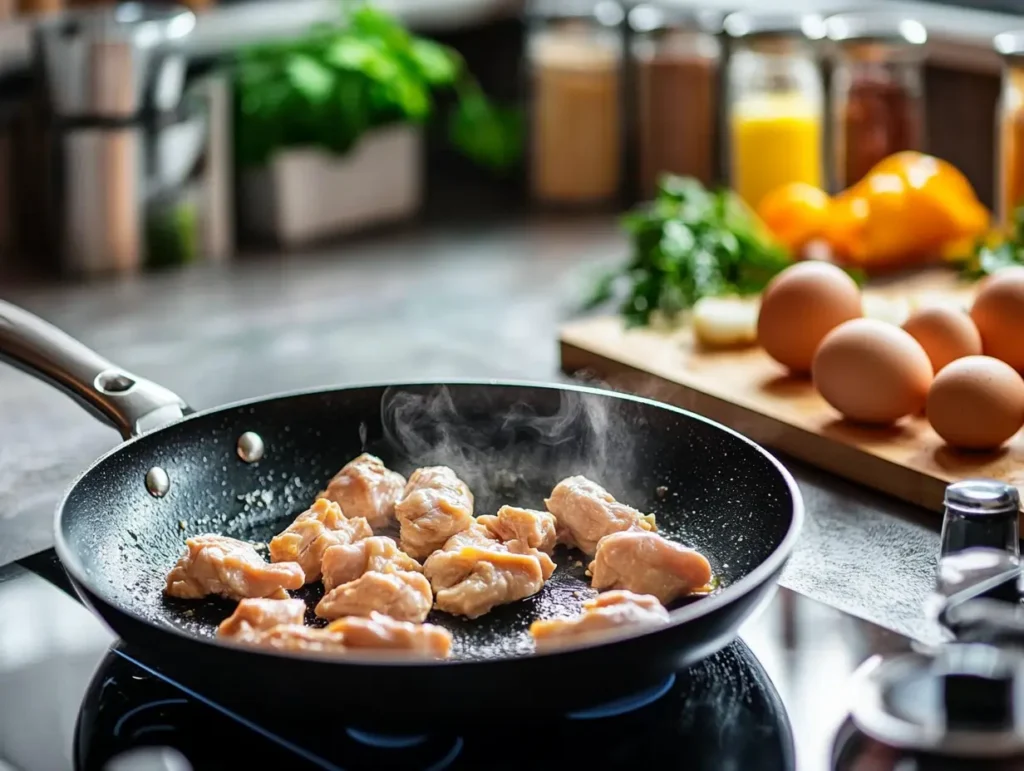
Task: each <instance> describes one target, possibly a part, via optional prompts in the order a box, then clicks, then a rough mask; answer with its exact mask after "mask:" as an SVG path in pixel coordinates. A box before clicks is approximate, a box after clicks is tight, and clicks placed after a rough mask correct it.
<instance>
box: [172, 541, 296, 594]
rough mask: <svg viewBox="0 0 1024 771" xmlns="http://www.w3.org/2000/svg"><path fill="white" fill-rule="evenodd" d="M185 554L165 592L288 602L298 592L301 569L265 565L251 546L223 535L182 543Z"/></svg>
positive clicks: (292, 565) (289, 564) (287, 564)
mask: <svg viewBox="0 0 1024 771" xmlns="http://www.w3.org/2000/svg"><path fill="white" fill-rule="evenodd" d="M185 546H186V547H188V551H186V552H185V554H183V555H182V556H181V559H179V560H178V562H177V564H176V565H175V566H174V567H173V568H172V569H171V572H170V573H168V574H167V585H166V587H165V588H164V593H165V594H167V596H169V597H180V598H183V599H186V600H198V599H201V598H203V597H206V596H207V595H211V594H219V595H220V596H222V597H227V598H228V599H231V600H244V599H246V598H249V597H267V598H269V599H284V600H286V599H288V592H286V591H285V590H286V589H299V588H300V587H301V586H302V583H303V573H302V568H301V567H300V566H299V565H298V564H296V563H294V562H278V563H277V564H274V565H268V564H267V563H266V562H265V561H264V560H263V558H262V557H261V556H260V555H259V554H257V553H256V549H254V548H253V547H252V546H251V545H250V544H247V543H245V542H244V541H239V540H237V539H235V538H228V537H227V536H223V535H198V536H196V537H195V538H189V539H188V540H187V541H185Z"/></svg>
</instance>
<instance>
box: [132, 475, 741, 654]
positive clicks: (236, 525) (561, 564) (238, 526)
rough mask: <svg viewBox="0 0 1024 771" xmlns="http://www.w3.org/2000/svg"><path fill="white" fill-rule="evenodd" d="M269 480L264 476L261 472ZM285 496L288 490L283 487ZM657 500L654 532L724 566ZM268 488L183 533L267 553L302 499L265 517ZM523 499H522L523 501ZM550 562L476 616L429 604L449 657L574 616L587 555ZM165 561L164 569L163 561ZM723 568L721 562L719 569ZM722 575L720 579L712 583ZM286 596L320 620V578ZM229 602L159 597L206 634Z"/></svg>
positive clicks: (560, 553)
mask: <svg viewBox="0 0 1024 771" xmlns="http://www.w3.org/2000/svg"><path fill="white" fill-rule="evenodd" d="M268 481H269V480H268ZM284 498H285V500H288V498H291V499H292V501H291V502H292V503H293V505H294V501H295V496H294V495H291V496H289V495H287V494H285V495H284ZM657 499H660V500H657V506H656V507H655V508H654V509H653V513H654V514H655V517H657V518H658V520H659V521H658V528H659V532H660V533H661V534H662V535H664V536H665V537H666V538H670V539H672V540H673V541H676V542H679V543H683V544H685V545H687V546H691V547H693V548H696V549H698V550H700V551H701V552H702V553H703V554H704V555H705V556H706V557H707V558H708V560H709V561H710V562H711V566H712V569H713V571H714V575H715V576H716V577H718V576H721V575H723V573H727V569H728V566H727V565H719V564H717V562H716V559H715V556H714V554H712V553H709V551H708V550H707V549H701V546H700V539H699V538H693V535H694V534H693V533H690V532H687V531H686V529H685V527H683V526H682V525H683V523H684V522H685V516H679V515H678V514H677V515H676V516H674V517H672V520H673V521H672V523H671V524H669V522H668V521H667V520H668V517H658V514H659V511H666V510H668V509H669V507H674V506H676V505H678V504H677V501H678V497H677V496H676V495H674V494H673V493H672V492H671V491H665V492H664V494H663V495H659V496H657ZM273 503H274V496H273V495H270V494H268V493H267V492H266V491H260V492H257V493H253V494H251V495H248V496H243V506H242V511H241V512H240V513H239V514H238V515H236V516H235V517H232V518H230V519H224V520H221V521H220V522H219V523H216V522H212V521H210V520H209V519H206V520H200V521H199V522H196V523H193V524H192V525H190V524H189V523H182V526H183V528H182V530H183V531H182V534H181V535H182V541H184V539H185V538H186V537H188V536H191V535H198V534H199V533H201V532H210V531H211V530H213V531H215V532H219V533H223V534H224V535H229V536H232V537H234V538H240V539H242V540H245V541H250V542H251V543H253V544H256V545H258V548H257V550H258V551H259V552H260V553H261V554H262V555H263V556H264V557H266V543H267V542H268V541H269V540H270V539H271V538H273V536H274V535H276V534H277V533H279V532H280V531H282V530H284V528H286V527H287V526H288V524H289V523H290V522H291V521H292V520H293V519H294V518H295V516H297V515H298V514H299V513H301V512H302V511H303V509H304V508H305V506H302V505H298V506H296V507H295V509H294V511H293V513H291V514H289V515H287V516H284V517H272V518H270V517H268V516H267V515H268V514H270V511H268V510H272V509H273V508H276V507H274V506H273ZM526 505H529V504H526ZM378 534H380V535H390V536H392V537H396V536H397V534H396V533H394V532H386V531H380V532H379V533H378ZM553 559H554V561H555V563H556V564H557V566H558V567H557V569H556V570H555V572H554V574H553V575H552V576H551V579H550V580H549V581H548V582H547V583H546V584H545V585H544V588H543V589H542V590H541V591H540V592H538V593H537V594H536V595H534V596H533V597H528V598H526V599H524V600H520V601H518V602H514V603H510V604H508V605H501V606H498V607H497V608H495V609H494V610H492V611H491V612H490V613H488V614H486V615H484V616H481V617H480V618H476V619H472V620H469V619H463V618H459V617H456V616H451V615H449V614H447V613H442V612H440V611H436V610H435V611H432V612H431V614H430V616H429V617H428V618H427V621H429V622H430V623H433V624H438V625H440V626H443V627H445V628H446V629H448V630H449V631H450V632H451V633H452V638H453V640H452V657H453V658H455V659H488V658H496V657H506V656H521V655H526V654H529V653H532V652H533V641H532V639H531V638H530V635H529V627H530V624H531V623H532V622H533V621H534V620H536V619H538V618H552V617H555V616H573V615H576V614H578V613H579V612H580V610H581V609H582V605H583V602H584V600H587V599H588V598H590V597H593V596H594V595H595V594H597V592H596V591H595V590H594V589H592V588H591V587H590V579H589V577H588V576H587V575H586V568H587V564H588V563H589V561H590V560H589V558H588V557H587V556H586V555H584V554H583V553H582V552H580V551H577V550H575V549H565V548H564V547H559V548H558V549H556V550H555V554H554V556H553ZM170 567H171V566H170V565H168V566H167V569H168V570H169V569H170ZM721 568H725V569H726V570H721ZM724 584H725V582H724V581H723V582H721V583H720V584H719V587H718V590H720V589H721V588H722V586H724ZM162 589H163V584H162V583H160V584H158V585H154V586H153V587H151V590H152V591H155V592H158V593H159V592H162ZM292 596H294V597H296V598H301V599H303V600H305V601H306V607H307V611H306V623H308V624H310V625H314V626H322V625H324V624H325V622H324V621H323V619H319V618H317V617H316V616H315V615H314V614H313V608H314V607H315V606H316V604H317V602H319V600H320V598H321V597H322V596H323V586H322V585H321V584H320V583H319V582H316V583H313V584H310V585H308V586H305V587H303V588H302V589H301V590H299V591H297V592H292ZM699 601H700V599H699V598H696V599H692V600H686V599H684V600H681V601H680V602H679V603H675V604H673V605H671V606H670V608H671V607H679V606H680V605H683V604H686V603H688V602H699ZM234 605H235V603H233V602H231V601H230V600H224V599H220V598H208V599H206V600H201V601H198V602H197V601H195V600H178V599H173V598H166V597H164V598H162V602H161V603H160V606H161V607H163V608H165V609H166V610H167V611H168V612H167V614H166V616H165V620H166V621H169V622H171V623H173V624H175V625H177V626H180V627H184V628H185V629H186V630H187V631H189V632H192V633H194V634H202V635H207V636H213V635H214V634H215V632H216V628H217V625H218V624H219V623H220V622H221V621H222V620H223V619H225V618H227V617H228V616H229V615H230V614H231V612H232V610H233V609H234Z"/></svg>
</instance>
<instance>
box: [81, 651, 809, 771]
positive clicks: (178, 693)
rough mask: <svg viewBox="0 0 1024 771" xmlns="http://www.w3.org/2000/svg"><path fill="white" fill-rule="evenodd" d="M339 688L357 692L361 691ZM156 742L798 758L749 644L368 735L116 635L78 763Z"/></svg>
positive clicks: (720, 762) (678, 758)
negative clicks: (411, 730)
mask: <svg viewBox="0 0 1024 771" xmlns="http://www.w3.org/2000/svg"><path fill="white" fill-rule="evenodd" d="M552 687H553V688H556V687H571V683H553V684H552ZM338 698H339V700H341V699H356V700H358V694H354V693H350V694H339V695H338ZM410 698H416V699H421V700H422V701H423V703H424V709H425V710H427V709H429V708H430V701H431V700H432V699H442V698H444V695H443V694H410ZM537 698H538V699H543V698H544V694H543V693H539V694H537ZM282 706H283V708H281V707H282ZM153 745H157V746H166V747H172V748H174V749H176V750H178V751H180V752H181V753H182V755H183V756H184V757H185V758H187V759H188V761H189V764H190V765H191V766H192V768H193V769H195V771H204V770H207V769H208V770H209V771H213V770H214V769H217V770H218V771H219V770H220V769H225V770H226V769H233V768H238V767H240V765H241V763H242V762H243V761H244V762H245V764H246V765H248V764H251V763H253V762H257V761H259V762H260V763H261V764H265V766H263V767H267V768H269V767H275V768H289V769H296V770H298V769H329V770H330V771H334V770H335V769H346V770H351V771H358V770H360V769H380V768H408V769H424V770H426V769H431V770H432V771H441V769H484V768H491V769H521V768H523V767H524V766H526V767H530V768H534V769H548V768H550V769H565V768H571V767H583V768H623V769H625V768H655V767H658V768H687V769H694V771H701V770H704V769H706V770H707V771H719V770H720V769H729V768H735V769H747V770H749V771H759V770H760V769H764V770H765V771H768V770H769V769H770V770H771V771H775V770H779V771H782V770H785V769H793V768H795V767H796V763H795V756H794V747H793V737H792V731H791V728H790V725H789V721H788V719H787V717H786V711H785V708H784V707H783V704H782V701H781V699H780V698H779V695H778V693H777V692H776V690H775V688H774V686H773V685H772V683H771V681H770V680H769V678H768V676H767V675H766V674H765V672H764V669H763V668H762V667H761V665H760V664H759V663H758V661H757V659H756V658H755V657H754V655H753V654H752V653H751V652H750V649H749V648H748V647H747V646H746V645H744V644H743V643H742V642H737V643H735V644H734V645H732V646H730V647H729V648H728V649H726V650H724V651H721V652H720V653H719V654H717V655H716V656H713V657H712V658H711V659H708V660H707V661H705V662H704V663H703V664H701V665H700V666H697V667H694V668H692V669H690V670H688V671H685V672H679V673H678V674H676V675H673V676H671V677H670V678H669V679H667V680H666V681H665V682H664V683H662V684H660V685H658V686H656V687H654V688H651V689H648V690H646V691H643V692H640V693H637V694H636V695H635V696H634V697H632V698H629V699H625V700H622V701H619V702H615V703H611V704H604V705H594V707H593V708H592V709H588V710H585V711H583V712H579V713H575V714H570V715H566V716H564V717H563V718H562V719H560V720H556V721H550V720H549V721H546V722H534V721H531V720H530V719H529V716H528V715H524V716H523V719H522V720H521V721H517V722H515V723H512V722H508V721H502V722H500V723H497V724H495V725H494V726H493V727H492V728H490V729H488V730H480V729H475V730H473V731H465V732H464V731H461V730H460V728H459V726H457V725H453V726H452V727H451V730H450V731H439V732H435V733H429V734H420V735H403V734H386V733H366V732H364V731H360V730H356V729H354V728H349V727H346V726H345V725H343V724H340V723H338V722H336V721H334V720H332V719H331V716H330V715H310V714H308V713H307V712H306V711H304V710H302V708H301V704H294V705H274V704H253V705H252V706H251V708H250V709H247V710H245V712H244V713H243V712H240V711H235V710H229V709H226V708H225V707H222V706H220V704H219V703H218V702H217V698H216V694H215V692H214V691H213V690H212V689H211V691H209V692H208V693H206V694H199V693H196V692H193V691H190V690H188V689H186V688H184V687H183V686H180V685H177V684H175V683H174V682H173V681H169V680H167V679H166V678H164V677H163V676H161V675H160V674H159V672H158V671H157V670H156V669H155V668H154V667H151V666H150V665H148V664H147V663H145V659H144V658H142V657H140V656H136V655H135V654H134V653H133V652H131V651H128V650H125V649H123V648H121V647H114V648H113V649H112V650H111V651H110V652H109V653H108V654H107V655H106V656H105V657H104V658H103V660H102V662H101V663H100V666H99V668H98V669H97V670H96V674H95V676H94V677H93V679H92V682H91V683H90V685H89V688H88V690H87V692H86V694H85V697H84V699H83V701H82V706H81V711H80V712H79V717H78V724H77V727H76V729H75V767H76V768H78V769H90V770H91V769H102V768H103V767H104V766H105V765H106V764H107V762H108V761H110V760H111V759H112V758H114V757H116V756H118V755H120V754H121V753H124V752H126V751H129V750H132V749H134V748H137V747H140V746H153Z"/></svg>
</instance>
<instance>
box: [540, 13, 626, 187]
mask: <svg viewBox="0 0 1024 771" xmlns="http://www.w3.org/2000/svg"><path fill="white" fill-rule="evenodd" d="M624 20H625V12H624V10H623V8H622V6H621V5H619V4H618V3H616V2H609V0H601V2H596V3H595V2H580V3H570V2H567V1H566V0H557V2H551V3H548V4H545V5H536V6H534V9H533V12H532V14H531V25H530V35H529V40H528V44H527V57H528V62H529V68H530V74H531V80H532V83H531V90H532V104H531V120H530V124H531V132H530V155H531V158H530V186H531V190H532V194H533V196H534V198H535V199H537V200H538V201H541V202H544V203H549V204H560V205H588V204H600V203H607V202H610V201H613V200H615V199H617V198H618V197H619V194H620V192H621V190H622V176H623V174H622V171H623V166H624V156H623V145H624V143H623V134H624V132H623V109H622V94H623V90H622V65H623V61H624V57H623V45H624V44H623V40H624V34H623V25H624Z"/></svg>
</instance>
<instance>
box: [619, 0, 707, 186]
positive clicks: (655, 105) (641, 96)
mask: <svg viewBox="0 0 1024 771" xmlns="http://www.w3.org/2000/svg"><path fill="white" fill-rule="evenodd" d="M629 27H630V30H631V32H632V42H631V49H632V60H633V64H634V66H635V72H636V85H637V91H638V100H637V126H638V129H637V139H638V143H639V154H640V163H639V175H640V182H639V184H640V191H641V193H642V194H643V195H645V196H648V197H653V196H654V194H655V193H656V191H657V184H658V178H659V177H660V176H661V175H662V174H664V173H670V174H678V175H682V176H692V177H696V178H697V179H699V180H700V181H701V182H702V183H704V184H705V185H710V184H711V183H712V182H713V181H714V177H715V176H716V171H717V169H716V164H715V160H716V136H715V135H716V132H717V128H718V121H717V115H718V76H719V73H718V68H719V60H720V57H721V46H720V45H719V42H718V38H717V35H718V33H719V32H720V31H721V17H720V16H719V15H718V14H715V13H709V12H700V11H688V10H685V9H682V8H679V7H677V6H672V5H668V4H664V3H661V4H658V3H644V4H641V5H638V6H635V7H634V8H633V9H632V10H631V11H630V12H629Z"/></svg>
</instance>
